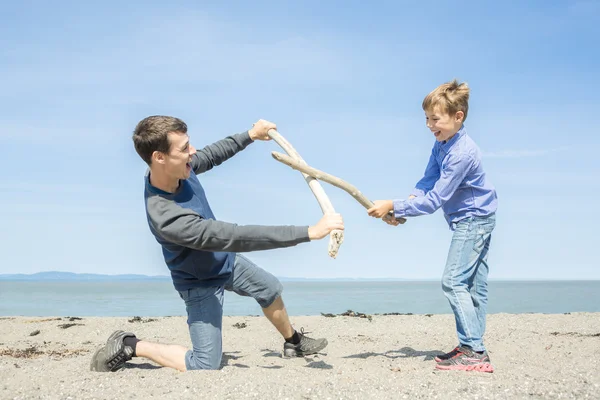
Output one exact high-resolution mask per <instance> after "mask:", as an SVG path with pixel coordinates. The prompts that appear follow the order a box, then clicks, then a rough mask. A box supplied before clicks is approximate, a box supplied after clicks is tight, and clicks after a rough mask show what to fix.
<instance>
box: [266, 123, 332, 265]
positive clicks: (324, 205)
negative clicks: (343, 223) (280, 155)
mask: <svg viewBox="0 0 600 400" xmlns="http://www.w3.org/2000/svg"><path fill="white" fill-rule="evenodd" d="M268 135H269V136H270V137H271V139H273V140H274V141H275V142H276V143H277V144H278V145H279V146H280V147H281V148H282V149H283V150H285V152H286V153H288V154H289V157H290V158H293V159H294V160H295V161H296V162H297V163H299V164H304V165H306V161H304V159H303V158H302V157H301V156H300V154H299V153H298V152H297V151H296V149H294V147H293V146H292V145H291V144H290V143H289V142H288V141H287V140H286V139H285V138H284V137H283V136H281V134H280V133H279V132H277V131H276V130H275V129H271V130H270V131H269V132H268ZM302 176H304V180H305V181H306V183H307V184H308V187H310V190H311V191H312V192H313V195H314V196H315V198H316V199H317V202H318V203H319V206H320V207H321V211H323V214H335V209H334V208H333V204H331V201H330V200H329V197H327V194H326V193H325V189H323V186H321V184H320V183H319V181H317V180H316V179H315V178H313V177H312V176H309V175H308V174H305V173H302ZM343 241H344V231H342V230H338V229H336V230H334V231H331V233H330V234H329V247H328V253H329V256H330V257H332V258H336V257H337V254H338V251H339V249H340V246H341V245H342V242H343Z"/></svg>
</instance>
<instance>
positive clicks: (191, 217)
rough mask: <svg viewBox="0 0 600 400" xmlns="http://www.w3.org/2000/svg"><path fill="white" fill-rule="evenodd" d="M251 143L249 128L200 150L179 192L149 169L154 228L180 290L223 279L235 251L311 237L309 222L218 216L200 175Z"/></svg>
mask: <svg viewBox="0 0 600 400" xmlns="http://www.w3.org/2000/svg"><path fill="white" fill-rule="evenodd" d="M250 143H252V139H250V136H249V135H248V132H244V133H240V134H237V135H233V136H228V137H226V138H225V139H223V140H220V141H218V142H216V143H214V144H212V145H209V146H207V147H205V148H204V149H201V150H198V151H197V152H196V154H195V155H194V156H193V157H192V170H193V172H194V174H191V175H190V177H189V178H188V179H186V180H181V181H180V182H179V187H178V189H177V191H176V192H175V193H167V192H164V191H162V190H160V189H158V188H156V187H154V186H152V185H151V184H150V172H149V171H148V172H147V173H146V177H145V181H146V188H145V195H144V198H145V203H146V214H147V219H148V225H149V227H150V231H151V232H152V234H153V235H154V236H155V237H156V240H157V241H158V242H159V243H160V244H161V246H162V250H163V255H164V258H165V262H166V264H167V266H168V267H169V269H170V271H171V277H172V278H173V284H174V286H175V289H176V290H187V289H191V288H194V287H205V286H218V285H222V284H224V283H225V282H226V281H227V279H228V278H229V276H230V274H231V270H232V267H233V263H234V260H235V253H236V252H249V251H257V250H269V249H275V248H281V247H290V246H295V245H297V244H299V243H302V242H308V241H309V237H308V226H259V225H246V226H238V225H236V224H231V223H227V222H222V221H217V220H216V219H215V216H214V214H213V212H212V210H211V208H210V205H209V204H208V200H207V198H206V195H205V193H204V188H203V187H202V185H201V184H200V181H199V180H198V177H197V176H196V174H201V173H203V172H205V171H208V170H210V169H212V168H213V167H215V166H217V165H220V164H221V163H223V162H224V161H226V160H227V159H229V158H231V157H232V156H234V155H235V154H236V153H238V152H239V151H241V150H243V149H245V148H246V146H248V145H249V144H250Z"/></svg>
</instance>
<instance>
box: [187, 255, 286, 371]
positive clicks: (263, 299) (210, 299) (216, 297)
mask: <svg viewBox="0 0 600 400" xmlns="http://www.w3.org/2000/svg"><path fill="white" fill-rule="evenodd" d="M225 290H229V291H233V292H235V293H237V294H239V295H241V296H248V297H253V298H254V299H255V300H256V301H257V302H258V304H259V305H260V306H261V307H262V308H266V307H268V306H270V305H271V304H273V302H274V301H275V300H276V299H277V298H278V297H279V296H281V292H282V291H283V286H282V285H281V282H279V280H278V279H277V278H276V277H275V276H273V275H271V274H270V273H268V272H267V271H265V270H263V269H261V268H259V267H258V266H256V265H255V264H254V263H253V262H252V261H250V260H248V259H247V258H246V257H244V256H242V255H240V254H237V255H236V258H235V262H234V265H233V271H232V273H231V276H230V278H229V280H228V281H227V282H226V283H225V285H223V286H212V287H202V288H194V289H188V290H183V291H180V292H179V296H181V298H182V299H183V300H184V301H185V307H186V311H187V315H188V319H187V323H188V327H189V330H190V338H191V340H192V346H193V349H192V350H188V351H187V353H186V355H185V366H186V368H187V370H188V371H189V370H195V369H218V368H219V367H220V366H221V357H222V349H223V338H222V335H221V329H222V327H223V297H224V293H225V292H224V291H225Z"/></svg>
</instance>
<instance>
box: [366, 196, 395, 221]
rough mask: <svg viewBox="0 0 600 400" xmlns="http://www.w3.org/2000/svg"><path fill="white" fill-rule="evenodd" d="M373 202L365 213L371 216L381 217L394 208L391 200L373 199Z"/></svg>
mask: <svg viewBox="0 0 600 400" xmlns="http://www.w3.org/2000/svg"><path fill="white" fill-rule="evenodd" d="M373 203H374V205H373V207H371V208H369V209H368V210H367V213H368V214H369V215H370V216H371V217H375V218H382V217H383V216H384V215H386V214H387V213H389V212H390V211H392V210H393V209H394V202H393V201H392V200H375V201H374V202H373Z"/></svg>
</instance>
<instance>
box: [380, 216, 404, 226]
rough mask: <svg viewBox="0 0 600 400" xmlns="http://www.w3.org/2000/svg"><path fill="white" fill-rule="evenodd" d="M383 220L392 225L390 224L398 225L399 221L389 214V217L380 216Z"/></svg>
mask: <svg viewBox="0 0 600 400" xmlns="http://www.w3.org/2000/svg"><path fill="white" fill-rule="evenodd" d="M382 219H383V222H385V223H386V224H388V225H392V226H398V225H400V221H398V220H397V219H396V218H394V217H392V216H390V218H382Z"/></svg>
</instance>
